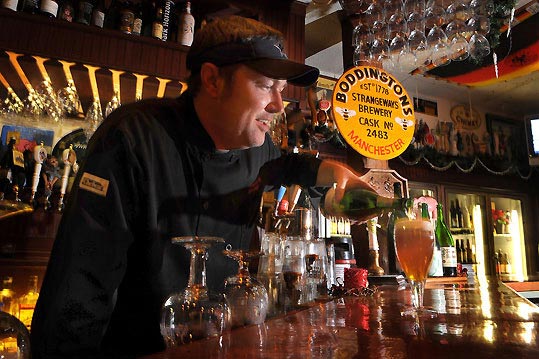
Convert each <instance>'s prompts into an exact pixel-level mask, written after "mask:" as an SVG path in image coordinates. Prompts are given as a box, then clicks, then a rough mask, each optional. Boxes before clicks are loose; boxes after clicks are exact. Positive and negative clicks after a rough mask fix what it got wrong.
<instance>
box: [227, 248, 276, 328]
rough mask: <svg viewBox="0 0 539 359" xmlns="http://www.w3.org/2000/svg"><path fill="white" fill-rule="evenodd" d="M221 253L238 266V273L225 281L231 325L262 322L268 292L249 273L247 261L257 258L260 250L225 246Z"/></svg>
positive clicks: (266, 306)
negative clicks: (233, 248)
mask: <svg viewBox="0 0 539 359" xmlns="http://www.w3.org/2000/svg"><path fill="white" fill-rule="evenodd" d="M223 254H224V255H225V256H227V257H230V258H232V259H234V260H235V261H236V262H238V266H239V267H238V273H237V274H235V275H233V276H230V277H228V278H227V279H226V281H225V296H226V299H227V301H228V304H229V306H230V312H231V317H230V324H231V326H232V327H233V328H235V327H239V326H243V325H250V324H262V323H264V320H265V319H266V314H267V313H268V292H267V290H266V288H265V287H264V286H263V285H262V284H261V283H260V282H258V281H257V280H256V279H255V278H253V277H251V274H250V273H249V262H250V261H251V260H253V259H255V258H258V257H259V256H260V252H254V251H253V252H247V251H244V250H241V249H237V250H232V249H229V248H227V249H225V250H224V251H223Z"/></svg>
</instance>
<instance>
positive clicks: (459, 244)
mask: <svg viewBox="0 0 539 359" xmlns="http://www.w3.org/2000/svg"><path fill="white" fill-rule="evenodd" d="M455 250H456V251H457V263H464V256H463V253H464V251H463V250H462V241H460V240H458V239H457V240H455Z"/></svg>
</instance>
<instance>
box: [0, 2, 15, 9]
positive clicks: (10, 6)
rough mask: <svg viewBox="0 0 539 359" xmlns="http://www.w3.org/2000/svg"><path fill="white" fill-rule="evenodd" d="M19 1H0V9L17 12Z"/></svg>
mask: <svg viewBox="0 0 539 359" xmlns="http://www.w3.org/2000/svg"><path fill="white" fill-rule="evenodd" d="M18 5H19V0H2V1H0V8H4V9H9V10H13V11H17V6H18Z"/></svg>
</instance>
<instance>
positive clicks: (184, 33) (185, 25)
mask: <svg viewBox="0 0 539 359" xmlns="http://www.w3.org/2000/svg"><path fill="white" fill-rule="evenodd" d="M194 34H195V18H194V17H193V15H191V2H190V1H187V2H186V3H185V10H184V11H183V12H182V14H181V15H180V21H179V26H178V42H179V43H180V44H182V45H184V46H191V44H192V43H193V36H194Z"/></svg>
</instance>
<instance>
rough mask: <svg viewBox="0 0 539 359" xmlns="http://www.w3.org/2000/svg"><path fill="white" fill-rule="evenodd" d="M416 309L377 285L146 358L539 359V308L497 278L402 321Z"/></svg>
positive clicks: (404, 294)
mask: <svg viewBox="0 0 539 359" xmlns="http://www.w3.org/2000/svg"><path fill="white" fill-rule="evenodd" d="M409 304H410V290H409V288H408V287H398V286H396V285H394V286H390V285H383V286H378V287H377V288H376V291H375V293H374V294H373V295H372V296H359V297H356V296H346V297H343V298H339V299H335V300H332V301H329V302H326V303H317V304H315V305H313V306H311V307H310V308H308V309H305V310H298V311H295V312H292V313H288V314H286V315H281V316H278V317H274V318H271V319H268V320H267V321H266V323H265V324H264V325H263V326H248V327H243V328H238V329H234V330H232V331H230V332H227V333H225V334H224V335H223V336H222V337H221V338H211V339H206V340H199V341H196V342H193V343H190V344H188V345H184V346H181V347H177V348H173V349H168V350H167V351H165V352H162V353H156V354H153V355H150V356H146V357H145V358H147V359H165V358H169V359H174V358H234V359H238V358H249V359H251V358H305V359H306V358H413V359H417V358H429V359H430V358H452V359H461V358H512V359H517V358H539V343H538V342H539V335H538V330H539V308H538V307H537V306H535V305H534V304H533V303H531V302H529V301H528V300H526V299H524V298H522V297H520V296H519V295H518V294H517V293H516V292H515V291H513V290H512V289H511V288H509V287H507V286H506V285H505V284H503V283H502V282H501V281H499V280H498V279H496V278H483V279H477V278H475V279H474V280H473V281H470V280H469V281H468V282H463V283H456V284H447V283H440V284H429V285H427V289H426V290H425V305H426V306H427V307H431V308H433V309H435V310H437V311H438V313H439V314H438V315H437V316H436V317H435V318H421V319H419V320H415V319H413V318H406V317H402V316H401V315H400V311H401V309H402V308H403V307H404V306H405V305H409Z"/></svg>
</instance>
